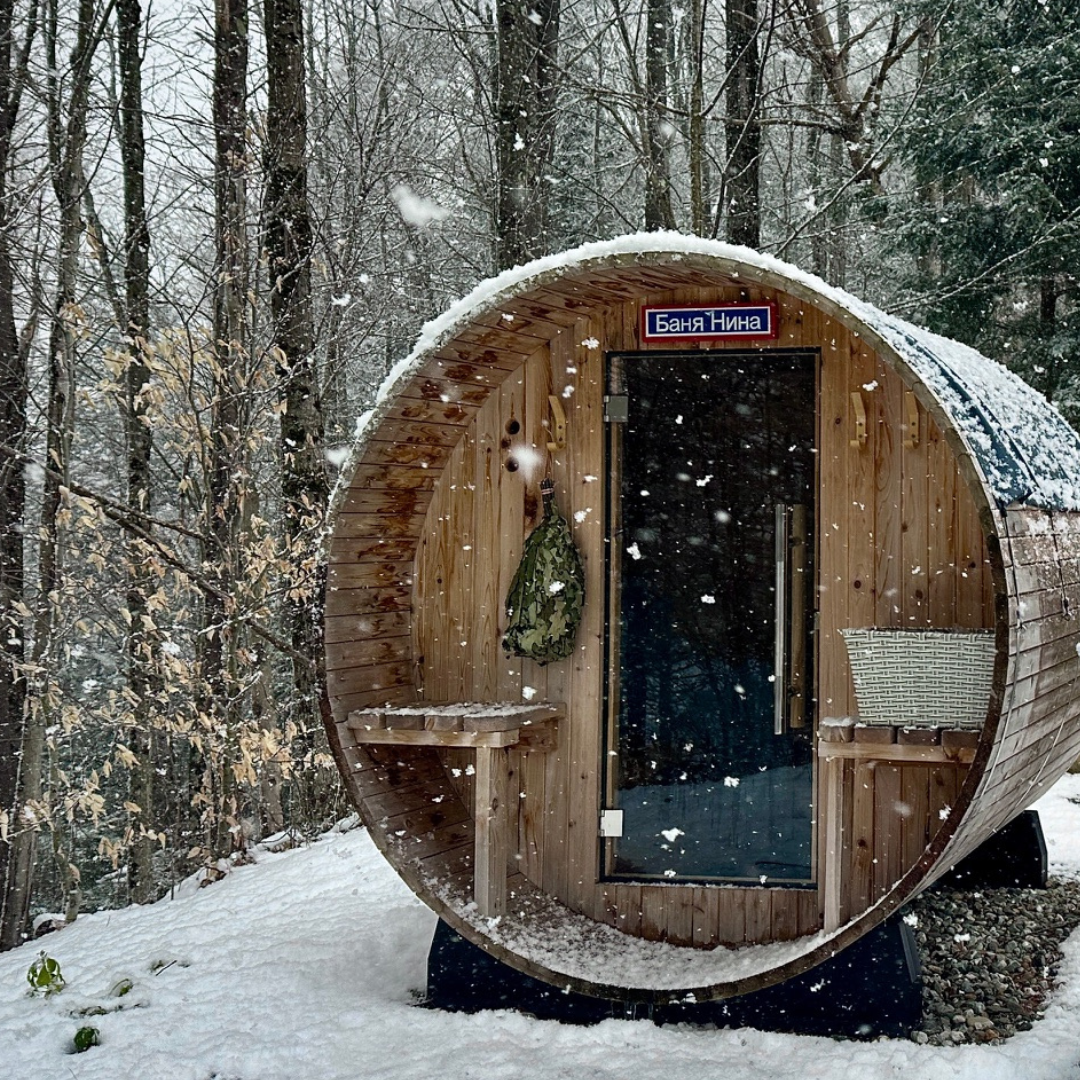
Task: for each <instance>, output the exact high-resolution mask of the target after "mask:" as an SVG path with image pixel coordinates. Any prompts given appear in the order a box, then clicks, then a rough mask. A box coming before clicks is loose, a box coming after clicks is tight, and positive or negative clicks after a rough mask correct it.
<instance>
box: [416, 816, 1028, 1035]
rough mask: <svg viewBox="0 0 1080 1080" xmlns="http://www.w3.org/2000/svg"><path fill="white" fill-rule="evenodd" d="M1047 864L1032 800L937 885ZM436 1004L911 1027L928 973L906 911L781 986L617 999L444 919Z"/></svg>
mask: <svg viewBox="0 0 1080 1080" xmlns="http://www.w3.org/2000/svg"><path fill="white" fill-rule="evenodd" d="M1046 866H1047V859H1046V841H1045V839H1044V838H1043V832H1042V826H1041V824H1040V822H1039V815H1038V813H1036V812H1035V811H1034V810H1026V811H1024V813H1022V814H1020V815H1019V816H1018V817H1016V818H1014V819H1013V820H1012V821H1011V822H1009V824H1008V825H1006V826H1005V827H1004V828H1003V829H1001V830H1000V831H999V832H998V833H996V834H995V835H994V836H992V837H991V838H990V839H989V840H988V841H986V843H985V844H983V845H982V847H980V848H979V849H978V850H976V851H975V852H973V853H972V854H971V855H970V856H968V858H967V859H965V860H964V861H963V862H962V863H960V864H959V865H958V866H956V867H955V868H954V869H953V870H952V871H950V873H949V874H948V875H947V876H946V877H944V878H942V879H941V881H940V882H939V883H938V885H936V886H935V888H942V887H944V888H960V889H992V888H1026V889H1030V888H1045V887H1046ZM427 1004H428V1006H429V1007H431V1008H437V1009H447V1010H451V1011H460V1012H480V1011H482V1010H484V1009H516V1010H518V1011H519V1012H524V1013H529V1014H531V1015H533V1016H536V1017H539V1018H540V1019H542V1020H561V1021H563V1022H565V1023H572V1024H596V1023H599V1022H600V1021H601V1020H608V1019H611V1018H613V1017H614V1018H622V1019H631V1020H633V1019H642V1020H644V1019H648V1020H652V1021H654V1022H655V1023H657V1024H683V1023H688V1024H700V1025H715V1026H717V1027H755V1028H759V1029H762V1030H766V1031H786V1032H792V1033H797V1034H804V1035H830V1036H847V1037H851V1038H874V1037H876V1036H879V1035H889V1036H893V1037H898V1036H899V1037H903V1036H907V1035H909V1034H910V1033H911V1031H912V1030H914V1029H915V1028H916V1027H917V1026H918V1024H919V1022H920V1019H921V1014H922V982H921V974H920V969H919V957H918V951H917V949H916V947H915V941H914V938H913V936H912V934H911V931H910V929H909V928H908V927H907V925H906V924H905V923H904V922H903V920H902V919H901V918H900V917H899V916H894V917H893V918H892V919H890V920H888V921H887V922H886V923H884V924H883V925H882V926H879V927H877V928H876V929H874V930H872V931H870V932H869V933H868V934H866V935H865V936H863V937H862V938H860V939H859V940H858V941H856V942H855V943H854V944H852V945H849V946H848V947H847V948H846V949H845V950H844V951H843V952H842V953H839V954H838V955H836V956H834V957H832V958H831V959H829V960H826V961H825V962H824V963H822V964H819V965H818V966H817V967H815V968H813V969H812V970H811V971H809V972H807V973H806V974H804V975H799V976H796V977H795V978H793V979H788V980H787V981H786V982H783V983H780V984H779V985H777V986H770V987H767V988H766V989H764V990H757V991H754V992H753V993H751V994H744V995H743V996H741V997H737V998H728V999H727V1000H725V1001H717V1002H701V1003H695V1004H679V1005H665V1004H656V1003H653V1002H649V1001H642V1002H634V1003H628V1002H624V1001H611V1000H607V999H603V998H595V997H589V996H588V995H586V994H577V993H570V992H566V991H562V990H559V989H557V988H556V987H554V986H551V985H549V984H548V983H545V982H543V981H541V980H540V979H534V978H532V977H531V976H528V975H523V974H521V973H520V972H518V971H516V970H514V969H513V968H511V967H509V966H508V965H506V964H504V963H502V962H501V961H499V960H496V959H494V958H493V957H491V956H489V955H488V954H487V953H486V952H484V950H483V949H481V948H479V947H477V946H476V945H473V944H471V943H470V942H468V941H466V940H465V939H464V938H462V937H460V936H459V935H458V934H456V933H455V932H454V931H453V930H451V929H450V927H449V926H447V925H446V924H445V923H444V922H442V920H440V921H439V923H438V925H437V926H436V928H435V936H434V938H433V940H432V943H431V951H430V953H429V954H428V988H427Z"/></svg>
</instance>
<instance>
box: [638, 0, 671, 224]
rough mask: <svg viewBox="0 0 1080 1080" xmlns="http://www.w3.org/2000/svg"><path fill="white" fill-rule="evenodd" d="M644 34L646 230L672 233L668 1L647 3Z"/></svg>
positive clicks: (659, 0)
mask: <svg viewBox="0 0 1080 1080" xmlns="http://www.w3.org/2000/svg"><path fill="white" fill-rule="evenodd" d="M646 19H647V20H648V25H647V27H646V30H645V97H646V102H645V228H646V229H648V230H649V231H654V230H657V229H674V228H675V213H674V211H673V210H672V207H671V174H670V171H669V169H668V152H667V147H668V143H669V142H670V138H669V135H668V132H669V130H670V129H671V120H670V117H669V116H668V112H667V108H668V64H669V59H668V55H669V45H670V39H671V4H670V0H648V5H647V11H646Z"/></svg>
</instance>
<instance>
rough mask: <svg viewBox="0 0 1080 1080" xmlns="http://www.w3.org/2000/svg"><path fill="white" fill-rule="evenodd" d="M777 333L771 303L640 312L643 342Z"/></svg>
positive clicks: (738, 338) (744, 337) (741, 338)
mask: <svg viewBox="0 0 1080 1080" xmlns="http://www.w3.org/2000/svg"><path fill="white" fill-rule="evenodd" d="M778 334H779V327H778V326H777V319H776V305H775V304H771V303H765V304H709V305H696V304H694V305H690V304H680V305H678V306H675V307H652V306H647V307H643V308H642V309H641V339H642V341H688V340H692V341H746V340H748V339H751V338H775V337H777V336H778Z"/></svg>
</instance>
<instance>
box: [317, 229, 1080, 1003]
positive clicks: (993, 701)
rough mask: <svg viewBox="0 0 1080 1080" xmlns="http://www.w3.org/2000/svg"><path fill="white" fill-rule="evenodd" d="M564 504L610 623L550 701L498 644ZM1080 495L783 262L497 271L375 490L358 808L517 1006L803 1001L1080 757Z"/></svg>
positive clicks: (600, 612)
mask: <svg viewBox="0 0 1080 1080" xmlns="http://www.w3.org/2000/svg"><path fill="white" fill-rule="evenodd" d="M545 476H547V477H550V478H551V479H552V480H554V482H555V486H556V496H555V498H556V502H557V503H558V505H559V507H560V508H561V511H562V513H563V515H564V516H565V517H566V519H567V520H568V522H569V523H570V525H571V528H572V531H573V536H574V541H575V544H576V546H577V548H578V550H579V552H580V555H581V558H582V561H583V563H584V568H585V579H586V586H585V587H586V598H585V604H584V609H583V615H582V621H581V625H580V627H579V629H578V632H577V638H576V642H575V647H574V650H573V653H572V655H570V656H569V657H568V658H567V659H565V660H560V661H557V662H553V663H550V664H546V665H540V664H537V663H534V662H533V661H531V660H523V659H520V658H517V657H512V656H507V655H506V653H505V652H504V650H503V649H502V647H501V635H502V632H503V631H504V630H505V628H506V612H505V607H504V604H505V598H506V594H507V590H508V587H509V584H510V581H511V578H512V576H513V574H514V571H515V568H516V567H517V564H518V561H519V559H520V556H521V553H522V545H523V542H524V540H525V538H526V537H527V536H528V535H529V533H530V531H531V530H532V529H533V528H534V527H535V525H536V524H537V522H538V520H539V518H540V515H541V513H542V506H541V500H540V496H539V484H540V481H541V480H542V479H543V478H544V477H545ZM1078 478H1080V444H1078V440H1077V437H1076V435H1075V434H1074V432H1073V431H1072V430H1071V429H1070V428H1069V427H1068V425H1067V424H1066V423H1065V422H1064V421H1063V419H1062V418H1061V417H1060V416H1059V414H1058V413H1057V412H1056V411H1055V410H1054V409H1053V408H1052V407H1051V406H1050V405H1048V404H1047V402H1046V401H1045V400H1044V399H1043V398H1042V397H1041V396H1039V395H1038V394H1036V393H1035V392H1034V391H1033V390H1031V389H1030V388H1028V387H1027V386H1026V385H1025V384H1024V383H1022V382H1021V381H1020V380H1019V379H1018V378H1016V377H1015V376H1014V375H1012V374H1010V373H1009V372H1008V371H1006V370H1005V369H1004V368H1003V367H1002V366H1000V365H999V364H997V363H995V362H993V361H991V360H988V359H986V358H985V357H983V356H980V355H978V354H977V353H975V352H973V351H972V350H970V349H968V348H966V347H963V346H961V345H958V344H956V343H955V342H951V341H947V340H945V339H942V338H940V337H937V336H935V335H932V334H930V333H928V332H926V331H924V330H921V329H918V328H916V327H914V326H911V325H909V324H907V323H905V322H902V321H901V320H899V319H895V318H892V317H890V316H888V315H886V314H884V313H882V312H881V311H879V310H877V309H875V308H873V307H871V306H869V305H867V304H865V303H862V302H860V301H858V300H857V299H855V298H854V297H852V296H850V295H848V294H846V293H843V292H841V291H839V290H837V289H834V288H831V287H829V286H827V285H826V284H825V283H823V282H822V281H820V280H818V279H816V278H813V277H810V276H808V275H805V274H803V273H801V272H800V271H798V270H796V269H795V268H793V267H791V266H788V265H786V264H783V263H781V262H778V261H776V260H774V259H772V258H769V257H766V256H763V255H760V254H758V253H755V252H752V251H749V250H746V249H742V248H735V247H730V246H727V245H723V244H720V243H716V242H711V241H704V240H700V239H696V238H689V237H683V236H678V235H674V234H650V235H642V236H633V237H625V238H622V239H619V240H616V241H612V242H606V243H599V244H591V245H588V246H585V247H582V248H579V249H577V250H575V251H571V252H568V253H565V254H562V255H560V256H557V257H551V258H547V259H542V260H539V261H537V262H534V263H531V264H529V265H527V266H524V267H521V268H518V269H515V270H512V271H509V272H507V273H504V274H502V275H501V276H499V277H497V278H495V279H493V280H492V281H489V282H487V283H485V284H484V285H482V286H480V287H479V288H477V289H476V290H475V291H474V292H473V293H472V294H471V295H470V296H468V297H466V298H465V299H463V300H461V301H459V302H458V303H457V304H455V305H454V306H453V307H452V308H451V309H450V310H449V311H448V312H447V313H446V314H445V315H444V316H442V317H441V318H439V319H437V320H435V321H434V322H432V323H430V324H429V325H428V326H427V327H425V329H424V332H423V335H422V337H421V340H420V342H419V344H418V345H417V347H416V349H415V350H414V352H413V353H412V355H411V356H409V357H408V358H407V359H406V360H404V361H403V362H402V363H401V364H399V365H398V366H397V367H396V368H395V369H394V370H393V371H392V372H391V373H390V375H389V377H388V378H387V380H386V382H385V384H384V385H383V387H382V388H381V390H380V392H379V395H378V400H377V404H376V406H375V408H374V409H373V410H372V412H371V413H370V414H369V415H367V416H366V417H365V418H364V420H363V421H362V424H361V427H360V430H359V433H358V437H357V443H356V446H355V449H354V453H353V454H352V458H351V461H350V462H349V463H348V464H347V465H346V466H345V468H344V469H343V472H342V476H341V479H340V483H339V486H338V490H337V494H336V501H335V504H334V509H333V515H332V523H331V536H330V539H329V541H328V545H327V549H326V554H327V559H328V593H327V605H326V624H325V631H326V646H325V648H326V668H327V690H328V694H329V699H330V702H331V704H332V713H333V720H332V725H331V729H330V737H331V741H332V743H333V746H334V750H335V753H336V755H337V760H338V764H339V767H340V769H341V772H342V775H343V776H344V778H345V781H346V783H347V785H348V790H349V793H350V795H351V797H352V799H353V800H354V801H355V803H356V806H357V808H358V809H359V811H360V814H361V815H362V818H363V820H364V821H365V823H366V824H367V826H368V828H369V829H370V831H371V835H372V837H373V838H374V840H375V842H376V843H377V844H378V845H379V847H380V849H381V850H382V852H383V853H384V855H385V856H386V858H387V859H388V860H389V861H390V862H391V863H392V865H393V866H394V868H395V869H396V870H397V872H398V873H399V874H400V875H401V877H402V878H403V879H404V880H405V881H406V882H407V883H408V884H409V885H410V886H411V888H412V889H413V890H414V891H415V892H416V894H417V895H418V896H419V897H420V898H421V899H423V900H424V901H425V902H426V903H427V904H428V905H429V906H430V907H431V908H432V909H433V910H434V911H435V912H436V913H437V914H438V915H439V916H441V917H442V918H443V919H444V920H446V922H447V923H448V924H449V925H450V926H451V927H452V928H453V929H454V930H456V931H457V932H458V933H460V934H461V935H463V936H464V937H465V938H466V939H468V940H470V941H472V942H473V943H475V944H477V945H479V946H481V947H482V948H483V949H485V950H487V951H488V952H489V953H490V954H492V955H494V956H495V957H497V958H498V959H500V960H502V961H504V962H506V963H507V964H510V965H511V966H513V967H514V968H516V969H518V970H519V971H522V972H525V973H527V974H529V975H532V976H535V977H538V978H540V979H543V980H546V981H547V982H549V983H551V984H554V985H556V986H559V987H561V988H569V989H571V990H575V991H580V992H584V993H586V994H591V995H594V996H601V997H606V998H614V999H621V1000H626V1001H651V1002H654V1003H668V1002H676V1001H685V1000H691V999H692V1000H696V1001H707V1000H716V999H721V998H725V997H729V996H732V995H736V994H742V993H745V992H747V991H750V990H754V989H758V988H760V987H763V986H767V985H770V984H773V983H777V982H780V981H782V980H785V979H787V978H790V977H792V976H793V975H796V974H799V973H801V972H803V971H806V970H807V969H809V968H811V967H813V966H814V965H815V964H816V963H819V962H820V961H822V960H824V959H825V958H826V957H828V956H830V955H832V954H834V953H835V952H837V951H838V950H840V949H842V948H844V947H845V946H846V945H848V944H850V943H851V942H853V941H854V940H856V939H857V938H859V937H860V936H861V935H863V934H865V933H866V932H867V931H869V930H870V929H871V928H873V927H875V926H876V925H877V924H879V923H881V922H882V921H883V920H884V919H886V918H887V917H888V916H889V915H890V914H892V913H893V912H894V911H895V910H896V909H897V908H898V907H900V906H901V905H902V904H904V903H905V902H906V901H908V900H910V899H911V898H913V897H914V896H915V895H916V894H918V893H919V892H920V891H921V890H922V889H925V888H926V887H927V886H928V885H929V884H931V883H932V882H933V881H934V880H935V879H937V878H938V877H939V876H940V875H942V874H943V873H945V872H946V871H947V870H948V869H949V868H950V867H952V866H953V865H954V864H955V863H957V862H958V861H959V860H960V859H961V858H962V857H963V856H965V855H967V854H968V853H970V852H972V851H973V850H974V849H975V848H976V847H977V846H978V845H979V844H980V843H981V842H983V841H984V840H986V839H987V838H989V837H990V836H991V835H992V834H993V833H994V832H995V831H996V830H998V829H999V828H1000V827H1001V826H1003V825H1005V824H1006V823H1007V822H1008V821H1009V820H1010V819H1011V818H1013V817H1014V816H1015V815H1016V814H1017V813H1018V812H1020V811H1021V810H1022V809H1023V808H1025V807H1026V806H1028V805H1029V804H1030V803H1031V802H1032V801H1033V799H1034V798H1035V797H1037V796H1038V795H1039V793H1040V792H1042V791H1043V790H1045V788H1046V787H1047V786H1048V785H1050V784H1052V783H1053V782H1054V781H1055V780H1056V779H1057V778H1058V776H1059V775H1060V774H1062V773H1063V772H1064V771H1065V770H1066V768H1067V767H1068V766H1069V764H1070V763H1071V762H1072V761H1073V760H1074V759H1075V758H1076V757H1077V756H1078V753H1080V706H1078V703H1077V696H1076V693H1075V680H1076V678H1077V675H1078V674H1080V658H1078V648H1080V488H1078V482H1077V481H1078ZM845 632H847V633H846V636H845ZM858 632H865V633H864V637H865V635H866V634H869V635H870V644H869V646H867V645H866V644H865V641H864V642H863V644H862V645H858V644H857V642H854V639H855V638H858V637H859V633H858ZM874 635H877V636H876V637H875V636H874ZM883 642H899V643H900V645H901V646H902V648H903V649H905V650H907V652H906V654H905V655H907V660H905V661H904V663H909V666H908V667H903V666H901V667H900V668H895V667H893V668H889V669H888V671H886V670H885V669H884V666H882V670H881V671H877V670H875V668H874V663H875V657H876V656H877V654H878V652H880V651H881V649H879V647H878V645H879V644H881V643H883ZM926 642H929V643H931V644H932V646H933V648H932V649H931V651H929V652H927V653H925V654H923V653H920V649H921V648H922V645H923V644H924V643H926ZM966 642H974V643H975V644H976V646H979V645H981V651H980V652H979V658H978V659H973V658H970V657H968V656H967V655H966V654H964V653H962V651H961V646H963V645H964V643H966ZM883 647H884V646H883V645H882V648H883ZM860 649H861V650H862V651H861V652H860V651H859V650H860ZM934 650H936V651H934ZM860 663H861V664H863V665H864V667H863V669H862V670H861V674H860V671H859V670H856V677H857V678H858V681H859V686H858V688H857V687H856V678H853V673H852V671H853V665H854V666H855V667H856V669H858V668H859V664H860ZM867 663H868V665H869V666H868V667H866V666H865V665H866V664H867ZM920 665H921V666H920ZM980 665H981V667H982V671H983V674H982V675H981V676H979V678H978V679H976V680H975V682H973V683H971V684H970V685H969V684H968V682H967V681H966V680H967V679H968V676H969V675H970V674H971V672H973V671H974V670H975V669H976V668H978V667H979V666H980ZM942 675H943V676H944V677H943V678H941V677H942ZM934 678H938V679H939V680H940V686H939V687H938V689H931V690H930V691H929V706H928V705H927V701H926V700H925V699H926V693H925V692H924V694H923V698H924V700H923V701H922V703H921V704H919V703H918V702H917V701H916V700H915V698H917V697H918V693H919V691H926V689H927V687H930V686H932V680H933V679H934ZM890 680H891V681H890ZM857 689H858V693H857V692H856V690H857ZM912 695H914V697H913V696H912ZM872 700H873V701H874V702H875V703H874V704H873V705H871V704H870V703H871V701H872ZM871 713H873V715H871ZM690 995H692V998H691V997H690Z"/></svg>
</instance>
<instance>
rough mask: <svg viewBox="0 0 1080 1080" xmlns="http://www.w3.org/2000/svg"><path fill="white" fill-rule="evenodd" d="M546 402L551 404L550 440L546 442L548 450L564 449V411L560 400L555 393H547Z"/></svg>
mask: <svg viewBox="0 0 1080 1080" xmlns="http://www.w3.org/2000/svg"><path fill="white" fill-rule="evenodd" d="M548 404H550V405H551V436H552V438H551V441H550V442H549V443H548V444H547V447H548V449H549V450H565V449H566V413H565V412H563V407H562V402H561V401H560V400H559V398H558V397H557V396H556V395H555V394H548Z"/></svg>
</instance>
